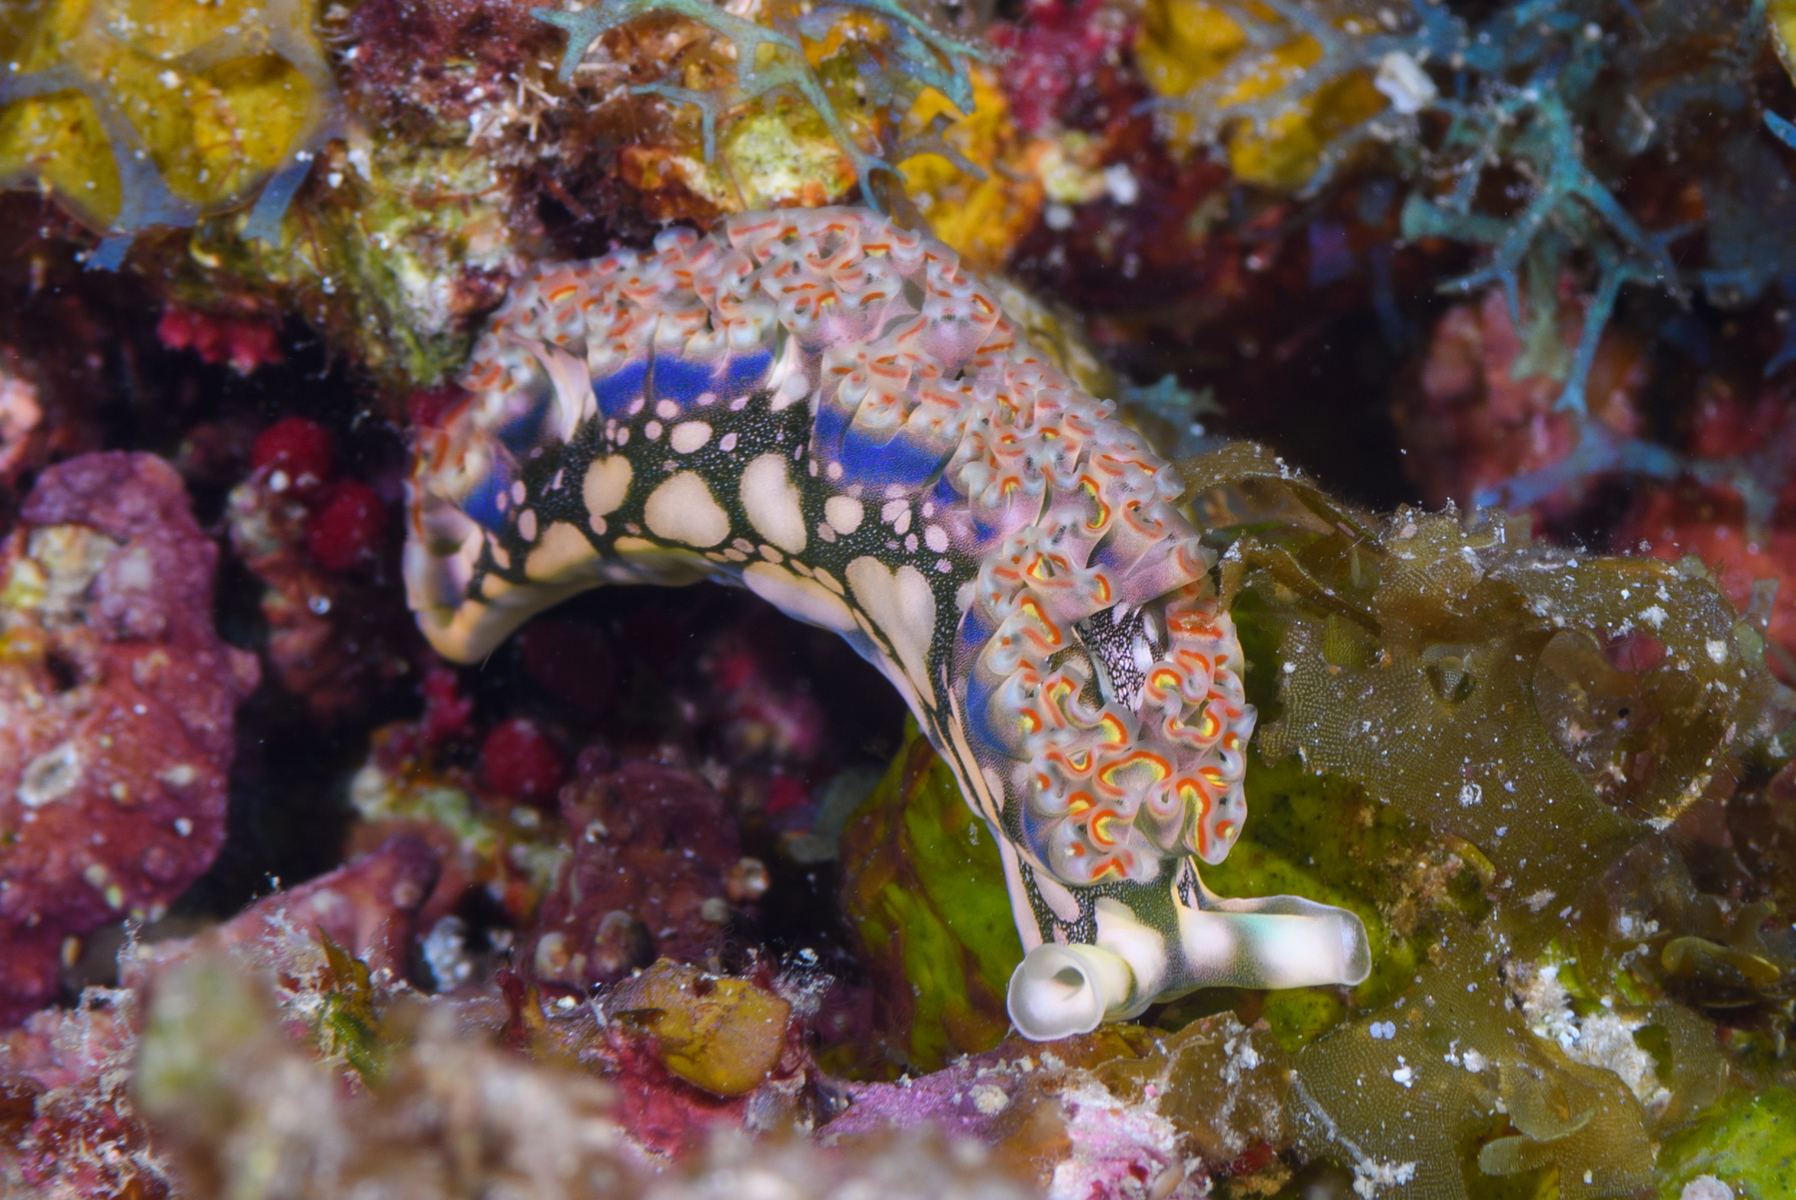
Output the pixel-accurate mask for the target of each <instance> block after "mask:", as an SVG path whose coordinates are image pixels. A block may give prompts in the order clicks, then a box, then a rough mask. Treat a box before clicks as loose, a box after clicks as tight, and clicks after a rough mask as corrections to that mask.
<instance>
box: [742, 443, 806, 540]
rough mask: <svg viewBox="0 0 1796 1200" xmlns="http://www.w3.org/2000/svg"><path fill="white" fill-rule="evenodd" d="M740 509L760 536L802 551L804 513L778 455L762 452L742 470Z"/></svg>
mask: <svg viewBox="0 0 1796 1200" xmlns="http://www.w3.org/2000/svg"><path fill="white" fill-rule="evenodd" d="M741 496H742V511H743V513H744V514H746V515H747V517H748V522H749V524H751V525H753V526H754V527H755V530H756V531H757V532H758V533H760V535H761V536H762V537H764V538H766V539H767V540H768V541H770V542H772V543H773V544H774V545H776V546H778V547H779V548H780V549H782V550H784V551H786V552H787V553H789V554H798V553H801V552H802V551H803V550H804V547H805V541H806V540H807V539H806V534H805V528H804V512H803V511H802V510H801V509H800V508H799V506H798V498H799V497H798V488H797V486H796V485H795V484H793V482H792V479H791V476H789V475H788V474H787V473H786V459H785V456H784V455H782V454H763V455H761V456H760V457H758V458H756V459H755V460H754V461H753V462H751V463H749V464H748V468H747V469H746V470H744V471H743V472H742V492H741Z"/></svg>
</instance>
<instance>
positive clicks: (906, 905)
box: [842, 723, 1023, 1071]
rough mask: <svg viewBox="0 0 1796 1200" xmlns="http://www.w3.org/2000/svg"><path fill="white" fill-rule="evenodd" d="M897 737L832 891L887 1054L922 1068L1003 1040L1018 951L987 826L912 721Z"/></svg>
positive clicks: (853, 827)
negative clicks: (901, 741)
mask: <svg viewBox="0 0 1796 1200" xmlns="http://www.w3.org/2000/svg"><path fill="white" fill-rule="evenodd" d="M908 734H909V737H908V740H907V741H906V744H905V746H904V748H903V749H901V750H900V751H899V752H898V756H897V757H896V758H895V759H894V760H893V761H892V765H891V767H890V769H889V770H887V772H886V774H885V777H884V778H883V779H881V780H880V782H879V785H878V786H877V787H876V788H874V789H873V793H872V794H871V795H870V796H868V797H867V799H866V800H865V801H863V802H862V804H861V806H860V808H859V809H857V810H856V811H855V814H854V815H853V816H852V817H851V818H850V819H849V821H848V825H847V827H846V828H845V829H844V830H843V833H842V861H843V863H844V864H845V865H846V872H845V875H844V877H843V881H842V899H843V907H844V910H845V911H846V913H847V916H848V920H849V922H850V924H851V925H852V926H853V928H854V930H855V932H856V934H857V935H858V936H859V938H860V940H861V943H862V946H863V948H864V951H865V953H864V955H863V959H862V961H864V962H865V963H866V964H867V965H868V968H869V970H870V971H871V972H872V975H873V980H874V996H875V1003H876V1005H877V1007H878V1015H879V1024H880V1028H881V1030H882V1032H883V1034H884V1037H885V1042H886V1045H885V1052H886V1055H887V1057H888V1058H890V1059H891V1060H893V1061H895V1062H898V1063H902V1064H904V1065H906V1066H908V1067H910V1068H912V1069H915V1070H923V1071H929V1070H936V1069H939V1068H940V1067H942V1066H945V1065H946V1064H947V1062H948V1060H949V1059H950V1058H952V1057H954V1056H955V1055H959V1054H969V1053H977V1052H980V1051H984V1050H990V1049H991V1048H993V1047H994V1046H996V1045H997V1044H998V1043H999V1042H1000V1041H1002V1040H1003V1038H1004V1035H1005V1033H1006V1032H1007V1031H1008V1030H1009V1028H1010V1017H1009V1015H1008V1014H1007V1013H1006V1011H1005V1007H1004V992H1005V987H1006V986H1007V985H1008V983H1009V981H1010V973H1011V972H1012V971H1013V970H1014V969H1015V968H1016V964H1017V963H1018V962H1020V961H1021V960H1022V957H1023V947H1022V943H1021V942H1020V941H1019V940H1018V938H1017V933H1016V924H1015V918H1014V917H1013V915H1012V913H1011V909H1010V900H1009V893H1008V891H1007V889H1006V888H1005V884H1004V867H1003V864H1002V863H1001V862H1000V861H999V858H998V848H997V846H996V844H995V843H994V842H993V841H992V837H991V834H990V832H989V831H988V830H987V829H986V828H985V825H984V822H983V821H981V820H980V819H979V818H978V817H977V816H975V815H974V814H973V811H972V810H971V809H970V808H968V807H967V803H966V801H965V800H964V799H962V797H961V794H960V785H959V784H957V783H956V782H955V780H954V775H953V773H952V772H951V771H949V769H948V767H947V764H945V763H944V762H942V760H941V759H940V758H939V757H938V756H937V755H936V753H935V751H934V750H933V749H931V748H930V746H929V743H928V742H927V741H925V740H924V739H923V738H922V736H921V735H920V734H919V733H918V731H917V729H916V727H915V724H914V723H912V724H910V725H909V726H908Z"/></svg>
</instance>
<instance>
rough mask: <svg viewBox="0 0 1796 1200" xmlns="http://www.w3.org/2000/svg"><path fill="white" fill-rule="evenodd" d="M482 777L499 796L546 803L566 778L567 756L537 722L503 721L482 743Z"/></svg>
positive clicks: (533, 802)
mask: <svg viewBox="0 0 1796 1200" xmlns="http://www.w3.org/2000/svg"><path fill="white" fill-rule="evenodd" d="M480 777H481V781H482V782H483V783H485V784H486V786H487V787H488V788H489V789H491V790H492V791H493V792H496V793H497V794H498V795H500V796H503V797H505V798H507V799H511V800H522V801H524V802H525V803H527V804H547V803H548V802H550V801H551V800H553V799H554V797H555V793H556V792H557V791H558V790H559V789H560V788H561V785H562V782H563V781H564V780H565V779H566V778H567V755H566V754H565V753H564V752H563V751H562V749H561V747H560V746H559V745H557V744H556V742H555V739H554V738H552V737H550V736H549V735H548V734H547V733H546V732H545V731H544V730H543V728H542V726H540V725H539V724H537V723H536V722H535V721H532V720H530V719H529V718H528V717H512V718H511V719H510V720H506V721H501V722H500V723H499V724H497V725H495V726H494V727H493V728H492V729H491V730H490V731H488V733H487V735H486V739H485V740H484V741H483V742H481V743H480Z"/></svg>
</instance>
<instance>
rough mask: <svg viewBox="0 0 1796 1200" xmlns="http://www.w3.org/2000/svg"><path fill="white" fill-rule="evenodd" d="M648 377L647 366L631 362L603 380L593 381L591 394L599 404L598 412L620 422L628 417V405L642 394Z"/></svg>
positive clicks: (643, 363) (642, 363) (644, 363)
mask: <svg viewBox="0 0 1796 1200" xmlns="http://www.w3.org/2000/svg"><path fill="white" fill-rule="evenodd" d="M648 377H649V364H648V363H647V362H633V363H630V364H629V365H627V366H624V367H620V368H618V369H617V370H615V371H613V372H612V373H611V374H609V375H607V376H605V378H603V379H595V380H593V381H592V394H593V396H594V397H595V398H596V399H597V400H598V402H599V412H601V413H603V414H604V415H605V416H607V417H615V418H618V419H620V420H621V419H622V418H624V417H626V416H628V415H629V408H630V405H631V404H632V403H633V402H634V401H635V400H636V398H637V397H639V396H641V395H642V394H643V388H644V386H645V385H646V384H647V382H648Z"/></svg>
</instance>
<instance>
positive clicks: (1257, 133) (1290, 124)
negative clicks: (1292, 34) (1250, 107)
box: [1135, 0, 1388, 190]
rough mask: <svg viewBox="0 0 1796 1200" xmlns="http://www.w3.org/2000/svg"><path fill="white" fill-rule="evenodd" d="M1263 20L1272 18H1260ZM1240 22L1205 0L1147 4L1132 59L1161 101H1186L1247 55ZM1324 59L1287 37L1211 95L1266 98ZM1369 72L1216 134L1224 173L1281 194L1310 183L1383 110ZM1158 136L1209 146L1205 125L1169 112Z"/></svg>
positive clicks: (1229, 99)
mask: <svg viewBox="0 0 1796 1200" xmlns="http://www.w3.org/2000/svg"><path fill="white" fill-rule="evenodd" d="M1264 15H1265V16H1266V17H1268V18H1270V17H1271V16H1272V14H1271V13H1270V12H1268V13H1266V14H1264ZM1250 52H1251V50H1250V47H1249V45H1248V40H1247V34H1246V32H1245V31H1244V30H1243V29H1242V28H1241V26H1240V24H1239V23H1238V22H1236V21H1235V19H1234V18H1232V17H1230V16H1229V15H1228V14H1227V13H1225V12H1223V11H1222V10H1221V9H1220V8H1218V7H1216V6H1215V5H1213V4H1209V3H1206V2H1205V0H1149V2H1148V5H1147V8H1146V12H1145V14H1144V16H1143V20H1142V24H1141V32H1140V34H1139V35H1138V36H1137V38H1136V41H1135V59H1136V62H1137V63H1138V64H1139V65H1140V67H1141V74H1142V77H1143V78H1144V79H1146V80H1147V84H1148V87H1150V88H1152V89H1153V91H1154V92H1155V93H1156V94H1157V95H1160V96H1164V97H1168V98H1179V97H1187V96H1190V95H1191V94H1192V93H1194V92H1198V91H1199V90H1200V89H1203V88H1205V87H1206V86H1210V85H1213V84H1214V83H1215V81H1217V80H1218V78H1219V77H1220V76H1221V75H1222V74H1223V72H1224V71H1225V70H1228V69H1229V68H1231V67H1234V66H1235V65H1236V63H1237V61H1238V59H1239V56H1240V55H1241V54H1243V53H1250ZM1321 55H1322V48H1321V46H1319V45H1318V44H1317V42H1316V40H1315V39H1314V38H1312V37H1308V36H1304V37H1297V38H1293V39H1292V40H1290V41H1287V42H1285V43H1284V44H1283V45H1281V46H1279V47H1277V48H1276V49H1274V50H1271V51H1269V52H1267V53H1266V54H1265V55H1264V57H1263V59H1262V61H1261V62H1260V63H1259V64H1258V65H1257V66H1255V67H1254V68H1253V69H1252V70H1250V71H1248V72H1246V73H1245V74H1244V75H1243V76H1242V77H1241V78H1240V79H1238V80H1236V81H1235V82H1234V83H1233V85H1232V86H1229V87H1227V88H1225V89H1224V90H1222V92H1221V93H1220V94H1219V95H1217V96H1215V97H1210V98H1208V101H1209V104H1210V105H1212V106H1214V107H1217V108H1227V107H1231V106H1234V105H1241V104H1247V103H1249V102H1251V101H1254V100H1260V99H1264V98H1265V97H1267V96H1270V95H1272V94H1274V93H1275V92H1277V91H1279V90H1280V89H1282V88H1284V87H1286V86H1288V85H1289V84H1291V83H1292V82H1293V81H1294V80H1296V79H1297V78H1298V77H1299V76H1300V75H1302V74H1303V72H1304V71H1305V70H1307V69H1308V68H1309V67H1311V66H1312V65H1314V64H1315V62H1316V61H1317V59H1319V58H1320V57H1321ZM1387 104H1388V102H1387V101H1386V100H1385V98H1384V97H1383V96H1382V95H1380V94H1379V92H1378V89H1377V88H1376V87H1375V86H1373V82H1372V79H1371V77H1370V75H1369V74H1367V73H1366V72H1364V71H1356V72H1352V73H1350V74H1347V75H1344V76H1342V77H1341V78H1340V79H1338V80H1335V81H1333V82H1330V83H1328V84H1326V85H1324V86H1323V87H1321V88H1318V89H1317V90H1316V91H1315V93H1314V94H1311V95H1307V96H1303V97H1301V98H1298V99H1294V100H1292V101H1291V104H1290V106H1289V107H1288V108H1286V109H1284V110H1283V111H1282V112H1280V113H1279V114H1278V115H1276V116H1274V117H1272V118H1271V119H1270V120H1268V121H1267V122H1266V123H1265V124H1264V126H1263V127H1258V128H1256V127H1255V126H1254V125H1253V124H1252V123H1250V122H1245V121H1237V122H1234V123H1233V124H1231V125H1230V126H1229V127H1228V128H1227V129H1226V131H1225V132H1224V133H1223V135H1222V141H1223V144H1224V145H1225V146H1226V147H1227V150H1228V159H1229V169H1230V170H1232V171H1233V172H1234V175H1235V178H1237V179H1239V180H1241V181H1242V182H1244V183H1257V184H1261V185H1263V186H1265V187H1272V188H1279V189H1281V190H1287V189H1292V188H1298V187H1301V186H1303V185H1304V184H1305V183H1307V182H1308V181H1309V180H1310V178H1311V176H1312V175H1314V174H1315V172H1316V169H1317V167H1319V166H1320V165H1321V163H1322V153H1323V150H1324V149H1325V148H1326V147H1327V146H1328V144H1329V143H1330V142H1331V141H1332V140H1333V139H1334V138H1335V137H1336V136H1338V135H1339V134H1340V133H1342V132H1343V131H1345V130H1347V129H1349V128H1352V127H1353V126H1355V125H1358V124H1359V123H1360V122H1362V121H1364V120H1366V119H1367V118H1368V117H1371V116H1373V115H1375V114H1377V113H1378V112H1380V111H1382V110H1383V109H1384V108H1386V107H1387ZM1163 119H1164V121H1165V129H1166V132H1167V134H1168V135H1169V137H1170V138H1171V140H1172V141H1173V143H1174V144H1178V143H1184V144H1187V145H1190V144H1192V143H1195V142H1200V141H1204V140H1206V139H1207V133H1206V131H1205V130H1204V128H1203V124H1204V118H1203V117H1202V116H1200V114H1199V113H1197V112H1194V111H1180V110H1178V109H1176V108H1175V109H1168V110H1167V111H1166V113H1165V116H1164V118H1163Z"/></svg>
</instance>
